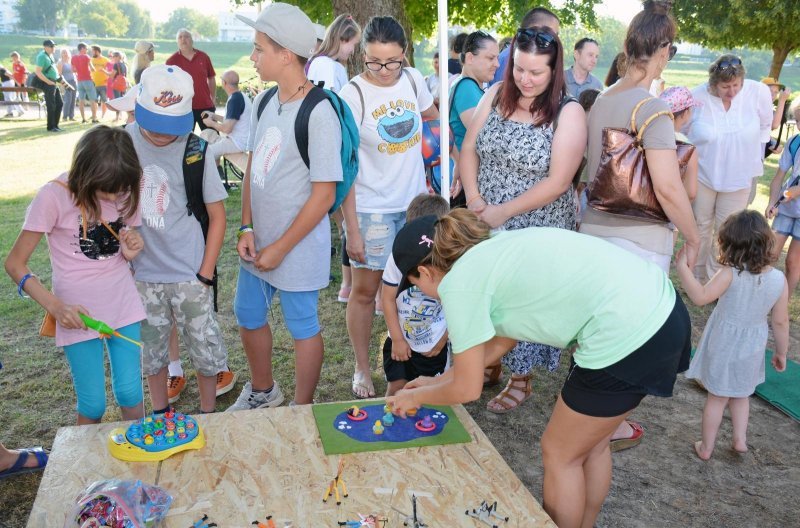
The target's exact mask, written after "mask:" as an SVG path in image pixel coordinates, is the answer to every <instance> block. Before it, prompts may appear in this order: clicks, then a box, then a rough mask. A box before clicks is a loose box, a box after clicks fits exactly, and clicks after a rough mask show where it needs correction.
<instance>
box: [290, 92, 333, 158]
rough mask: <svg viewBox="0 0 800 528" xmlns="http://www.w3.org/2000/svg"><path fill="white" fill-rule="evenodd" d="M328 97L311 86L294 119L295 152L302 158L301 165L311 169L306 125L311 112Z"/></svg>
mask: <svg viewBox="0 0 800 528" xmlns="http://www.w3.org/2000/svg"><path fill="white" fill-rule="evenodd" d="M325 99H328V96H327V95H325V91H324V90H323V89H322V88H319V87H318V86H316V85H312V88H311V90H309V92H308V95H306V96H305V98H304V99H303V102H302V104H301V105H300V110H298V111H297V116H296V117H295V118H294V139H295V141H296V142H297V150H299V151H300V157H301V158H303V163H305V164H306V167H308V168H309V169H310V168H311V161H310V160H309V158H308V123H309V121H310V120H311V112H312V111H313V110H314V108H315V107H316V106H317V105H318V104H319V103H320V102H321V101H324V100H325Z"/></svg>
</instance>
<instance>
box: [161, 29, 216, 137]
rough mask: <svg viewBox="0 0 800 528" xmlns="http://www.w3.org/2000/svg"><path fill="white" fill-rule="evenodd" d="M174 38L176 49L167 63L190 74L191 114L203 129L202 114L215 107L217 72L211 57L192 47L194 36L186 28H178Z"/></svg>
mask: <svg viewBox="0 0 800 528" xmlns="http://www.w3.org/2000/svg"><path fill="white" fill-rule="evenodd" d="M175 39H176V40H177V42H178V51H176V52H175V53H173V54H172V55H170V57H169V58H168V59H167V64H169V65H173V66H178V67H179V68H181V69H182V70H183V71H185V72H186V73H188V74H189V75H191V76H192V81H193V82H194V99H193V100H192V115H193V116H194V122H195V123H197V126H199V127H200V130H205V129H206V125H205V124H204V123H203V114H204V113H205V112H211V113H212V114H213V113H214V111H216V109H217V105H216V104H215V102H214V101H215V99H216V92H217V72H215V71H214V66H213V65H212V64H211V57H209V56H208V55H206V54H205V53H204V52H202V51H200V50H199V49H195V47H194V38H193V37H192V33H191V32H190V31H189V30H188V29H179V30H178V34H177V35H176V37H175Z"/></svg>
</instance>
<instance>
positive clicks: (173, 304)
mask: <svg viewBox="0 0 800 528" xmlns="http://www.w3.org/2000/svg"><path fill="white" fill-rule="evenodd" d="M137 92H138V93H137V94H136V103H135V116H136V122H135V123H131V124H129V125H127V126H126V127H125V130H126V131H127V132H128V133H129V134H130V136H131V138H132V139H133V145H134V147H135V148H136V154H137V155H138V156H139V161H140V162H141V165H142V184H141V198H140V204H141V213H142V228H141V234H142V237H143V238H144V240H145V244H147V251H146V252H142V253H140V254H139V256H138V257H137V258H136V259H135V261H134V262H133V269H134V278H135V279H136V286H137V288H138V290H139V294H140V295H141V297H142V302H143V303H144V306H145V310H146V312H147V320H146V321H145V322H144V323H143V324H142V341H143V348H142V360H143V365H144V368H143V369H142V371H143V373H144V374H145V375H146V376H147V384H148V386H149V387H150V396H151V398H152V403H153V410H154V412H155V413H161V412H164V411H165V410H166V409H167V408H168V405H169V404H168V397H167V373H168V372H167V365H168V363H169V358H168V354H167V348H168V346H167V345H168V341H169V336H170V331H171V329H172V325H173V321H175V322H176V323H177V326H178V331H179V332H180V334H181V336H182V338H183V342H184V345H185V346H186V348H187V350H188V352H189V356H190V357H191V359H192V363H193V365H194V367H195V370H196V371H197V382H198V387H199V390H200V410H201V411H202V412H204V413H207V412H214V403H215V399H216V384H217V374H218V373H219V372H222V371H224V370H226V368H227V359H228V353H227V350H226V349H225V344H224V343H223V341H222V333H221V331H220V327H219V323H218V322H217V318H216V314H215V312H214V301H213V294H212V288H211V287H212V286H213V285H214V280H215V277H214V268H215V266H216V263H217V257H218V256H219V252H220V248H221V247H222V242H223V238H224V236H225V208H224V206H223V203H222V201H223V200H224V199H225V198H226V197H227V193H226V192H225V189H224V188H223V186H222V182H221V181H220V179H219V176H218V175H217V171H216V168H215V166H214V160H213V158H211V157H210V156H208V155H206V154H205V153H204V149H205V141H203V140H202V139H200V138H198V137H197V136H193V135H192V134H190V132H191V130H192V128H194V118H193V114H192V96H193V95H194V88H193V82H192V78H191V76H190V75H189V74H188V73H186V72H184V71H183V70H181V69H180V68H178V67H177V66H167V65H158V66H151V67H149V68H147V69H146V70H144V72H143V73H142V82H141V84H140V85H139V88H138V90H137ZM198 164H202V167H198ZM184 171H187V177H188V178H189V179H190V180H191V181H195V183H196V184H197V180H196V179H195V178H193V177H192V175H196V174H197V173H198V171H201V172H200V173H201V174H202V179H201V181H202V184H201V187H202V197H203V202H205V207H206V210H207V212H208V236H207V237H205V239H204V237H203V230H202V228H201V224H200V222H199V221H198V220H199V219H198V218H197V215H196V214H192V215H189V214H187V206H188V202H189V199H190V196H189V191H187V188H186V186H185V185H184ZM193 212H194V209H193Z"/></svg>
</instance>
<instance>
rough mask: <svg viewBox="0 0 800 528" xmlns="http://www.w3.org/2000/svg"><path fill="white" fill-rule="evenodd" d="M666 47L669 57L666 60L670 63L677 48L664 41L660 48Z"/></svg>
mask: <svg viewBox="0 0 800 528" xmlns="http://www.w3.org/2000/svg"><path fill="white" fill-rule="evenodd" d="M667 46H669V56H668V57H667V60H668V61H671V60H672V58H673V57H674V56H675V54H676V53H678V46H676V45H675V44H673V43H672V42H670V41H666V42H665V43H663V44H661V47H662V48H666V47H667Z"/></svg>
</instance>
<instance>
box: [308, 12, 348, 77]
mask: <svg viewBox="0 0 800 528" xmlns="http://www.w3.org/2000/svg"><path fill="white" fill-rule="evenodd" d="M360 38H361V28H360V27H359V26H358V23H357V22H356V21H355V20H353V17H352V16H351V15H339V16H338V17H336V19H334V21H333V23H332V24H331V25H330V26H328V30H327V31H326V32H325V39H324V40H323V41H322V44H321V45H320V47H319V50H318V51H317V52H316V53H315V54H314V55H312V56H311V58H310V59H309V60H308V64H307V66H306V68H307V70H306V73H307V74H308V78H309V80H311V82H313V83H315V84H318V83H319V82H320V81H323V82H324V83H325V84H324V85H323V86H324V87H325V88H328V89H329V90H333V91H334V92H338V91H339V90H341V89H342V86H344V85H345V84H347V59H349V58H350V56H351V55H352V54H353V51H354V50H355V49H356V46H358V39H360Z"/></svg>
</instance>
